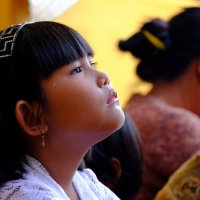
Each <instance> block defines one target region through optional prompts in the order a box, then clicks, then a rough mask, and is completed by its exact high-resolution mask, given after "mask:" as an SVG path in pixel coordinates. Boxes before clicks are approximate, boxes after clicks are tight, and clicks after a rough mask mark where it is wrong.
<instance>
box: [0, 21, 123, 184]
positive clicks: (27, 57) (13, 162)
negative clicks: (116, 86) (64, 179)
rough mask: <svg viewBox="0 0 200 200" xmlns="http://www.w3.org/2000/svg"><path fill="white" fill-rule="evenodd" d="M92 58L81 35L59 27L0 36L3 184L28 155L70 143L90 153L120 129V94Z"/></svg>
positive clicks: (32, 27) (24, 28) (28, 27)
mask: <svg viewBox="0 0 200 200" xmlns="http://www.w3.org/2000/svg"><path fill="white" fill-rule="evenodd" d="M93 54H94V53H93V50H92V49H91V47H90V46H89V45H88V43H87V42H86V41H85V39H84V38H83V37H82V36H81V35H80V34H79V33H77V32H76V31H75V30H73V29H72V28H70V27H68V26H65V25H62V24H59V23H56V22H48V21H46V22H35V23H27V24H24V25H14V26H12V27H10V28H8V29H5V30H4V31H3V32H0V90H1V97H0V135H1V140H0V184H2V183H4V182H5V181H7V180H11V179H17V178H19V177H20V176H21V175H22V173H23V162H26V159H25V155H26V154H33V155H34V154H35V153H36V154H39V153H40V151H45V150H47V149H51V150H52V151H53V150H55V152H56V151H57V150H58V149H59V148H60V149H65V148H66V146H67V144H66V143H67V142H68V143H69V144H72V143H73V147H74V148H76V145H77V146H79V147H80V148H82V149H84V148H85V149H87V147H88V148H89V147H90V146H91V145H92V144H93V143H96V142H98V141H100V140H102V139H104V138H105V137H107V136H108V135H109V134H111V133H112V132H114V131H116V130H117V129H118V128H120V127H121V125H122V124H123V120H124V115H123V112H122V110H121V108H120V106H119V104H118V100H117V97H116V92H115V91H114V90H113V88H112V87H111V85H110V81H109V78H108V76H107V75H106V74H105V73H102V72H100V71H98V70H96V69H95V68H94V66H93V65H94V64H93V61H92V56H93ZM70 141H71V143H70ZM80 144H81V145H80ZM45 145H46V146H45ZM43 146H45V147H43ZM68 148H69V149H70V147H69V145H68Z"/></svg>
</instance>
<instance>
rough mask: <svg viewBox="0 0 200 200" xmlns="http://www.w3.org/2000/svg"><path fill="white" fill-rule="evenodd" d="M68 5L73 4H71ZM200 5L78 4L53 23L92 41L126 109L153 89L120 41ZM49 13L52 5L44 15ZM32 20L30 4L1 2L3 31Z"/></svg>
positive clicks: (111, 0) (100, 0) (113, 0)
mask: <svg viewBox="0 0 200 200" xmlns="http://www.w3.org/2000/svg"><path fill="white" fill-rule="evenodd" d="M31 1H37V2H40V3H41V4H42V3H43V2H44V0H41V1H38V0H31ZM47 1H48V0H46V2H47ZM55 1H56V2H58V1H59V0H55ZM65 1H66V2H68V3H69V1H70V0H65ZM199 2H200V1H198V0H196V1H195V0H77V1H76V2H75V3H73V4H72V5H71V6H68V7H67V9H66V10H65V11H64V12H62V13H58V16H57V17H54V18H53V19H52V20H54V21H57V22H61V23H64V24H67V25H69V26H71V27H73V28H75V29H76V30H78V31H79V32H80V33H81V34H82V35H83V36H84V37H85V38H86V39H87V40H88V42H89V43H90V44H91V46H92V47H93V48H94V50H95V53H96V55H95V58H94V60H95V61H96V62H97V63H98V66H97V68H98V69H99V70H103V71H105V72H106V73H108V75H109V76H110V79H111V81H112V83H113V85H114V87H115V88H116V90H117V91H118V96H119V99H120V101H121V104H122V105H124V104H125V102H126V101H127V99H128V98H129V96H130V95H131V94H132V92H138V91H140V92H142V93H145V92H147V91H148V90H149V89H150V87H151V86H150V85H149V84H146V83H144V82H141V81H140V80H139V79H138V78H137V76H136V75H135V65H136V63H137V61H136V59H134V58H133V57H132V56H131V55H130V54H128V53H122V52H120V51H119V50H118V47H117V42H118V40H119V39H126V38H128V37H129V36H131V35H132V34H133V33H134V32H135V31H137V30H138V29H139V28H140V26H141V25H142V23H143V22H145V21H146V20H148V19H150V18H154V17H162V18H163V19H169V18H170V17H171V16H172V15H174V14H176V12H178V11H180V9H181V8H184V7H188V6H200V3H199ZM50 3H51V0H49V6H52V3H51V4H50ZM31 6H32V5H31ZM55 8H56V6H55ZM46 11H48V4H46V6H45V10H44V11H41V12H42V13H43V12H46ZM43 14H44V13H43ZM37 15H38V14H37ZM52 16H53V15H52ZM54 16H55V15H54ZM48 17H49V13H48ZM29 19H30V0H29V1H28V0H0V29H3V28H5V27H7V26H8V25H10V24H13V23H19V22H23V21H27V20H29ZM36 19H37V16H36ZM39 19H40V20H47V19H45V18H44V19H41V18H39ZM48 20H49V19H48ZM161 67H162V66H161Z"/></svg>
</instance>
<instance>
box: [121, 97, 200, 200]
mask: <svg viewBox="0 0 200 200" xmlns="http://www.w3.org/2000/svg"><path fill="white" fill-rule="evenodd" d="M125 111H127V112H128V113H129V115H130V116H131V117H132V119H133V120H134V122H135V124H136V125H137V127H138V129H139V131H140V134H141V138H142V141H143V144H142V149H143V159H144V174H143V184H142V186H141V189H140V191H139V193H138V195H137V197H136V199H137V200H152V199H153V198H154V196H155V195H156V193H157V192H158V191H159V190H160V189H161V188H162V186H163V185H164V184H165V183H166V182H167V180H168V178H169V176H170V175H171V174H172V173H173V172H174V171H175V170H176V169H177V168H178V167H179V166H180V165H181V164H182V163H183V162H184V161H186V160H187V159H188V158H189V157H190V156H191V155H192V154H193V153H195V152H197V151H199V150H200V118H199V117H198V116H197V115H195V114H194V113H192V112H190V111H187V110H185V109H182V108H178V107H174V106H171V105H168V104H166V103H165V102H163V101H162V100H161V99H159V98H157V97H155V96H142V95H139V94H137V95H133V96H132V97H131V98H130V100H129V102H128V103H127V105H126V107H125Z"/></svg>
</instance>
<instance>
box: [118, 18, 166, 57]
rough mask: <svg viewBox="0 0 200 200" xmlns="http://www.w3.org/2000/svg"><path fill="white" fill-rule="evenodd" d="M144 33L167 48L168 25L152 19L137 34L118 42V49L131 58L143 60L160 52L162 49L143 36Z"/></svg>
mask: <svg viewBox="0 0 200 200" xmlns="http://www.w3.org/2000/svg"><path fill="white" fill-rule="evenodd" d="M145 32H148V34H151V36H152V37H154V38H156V40H159V42H160V43H163V45H164V47H165V48H166V47H167V46H169V34H168V24H167V23H166V22H165V21H163V20H161V19H158V18H157V19H153V20H151V21H149V22H147V23H145V24H144V25H143V26H142V28H141V29H140V31H139V32H137V33H136V34H134V35H133V36H131V37H130V38H128V39H127V40H120V41H119V49H120V50H122V51H129V52H130V53H131V54H132V55H133V56H135V57H137V58H140V59H145V58H149V57H151V56H152V55H154V54H156V53H158V52H160V51H161V50H162V49H161V48H159V46H158V45H157V44H156V43H154V41H153V42H152V41H151V40H149V38H147V37H146V36H145Z"/></svg>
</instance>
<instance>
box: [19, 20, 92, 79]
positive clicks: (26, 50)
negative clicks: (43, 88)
mask: <svg viewBox="0 0 200 200" xmlns="http://www.w3.org/2000/svg"><path fill="white" fill-rule="evenodd" d="M20 37H21V38H20ZM17 40H18V41H17V42H16V45H19V46H20V47H21V48H17V49H21V50H20V51H21V52H19V51H18V52H16V54H18V58H19V57H21V58H22V59H23V63H24V64H25V65H26V66H27V67H28V68H29V70H31V71H33V72H34V73H36V74H38V76H39V77H41V78H48V77H49V76H50V75H51V73H52V72H53V71H54V70H56V69H57V68H59V67H61V66H63V65H67V64H69V63H71V62H73V61H75V60H77V59H80V58H83V57H84V56H87V55H91V56H93V55H94V52H93V50H92V48H91V47H90V45H89V44H88V43H87V42H86V40H85V39H84V38H83V37H82V36H81V35H80V34H79V33H78V32H76V31H75V30H73V29H72V28H70V27H68V26H65V25H62V24H59V23H56V22H36V23H33V24H27V25H25V27H24V28H23V30H22V31H21V33H19V38H17ZM17 43H18V44H17ZM19 54H21V55H19ZM22 59H21V60H22ZM24 67H25V66H24ZM29 70H28V71H29Z"/></svg>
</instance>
